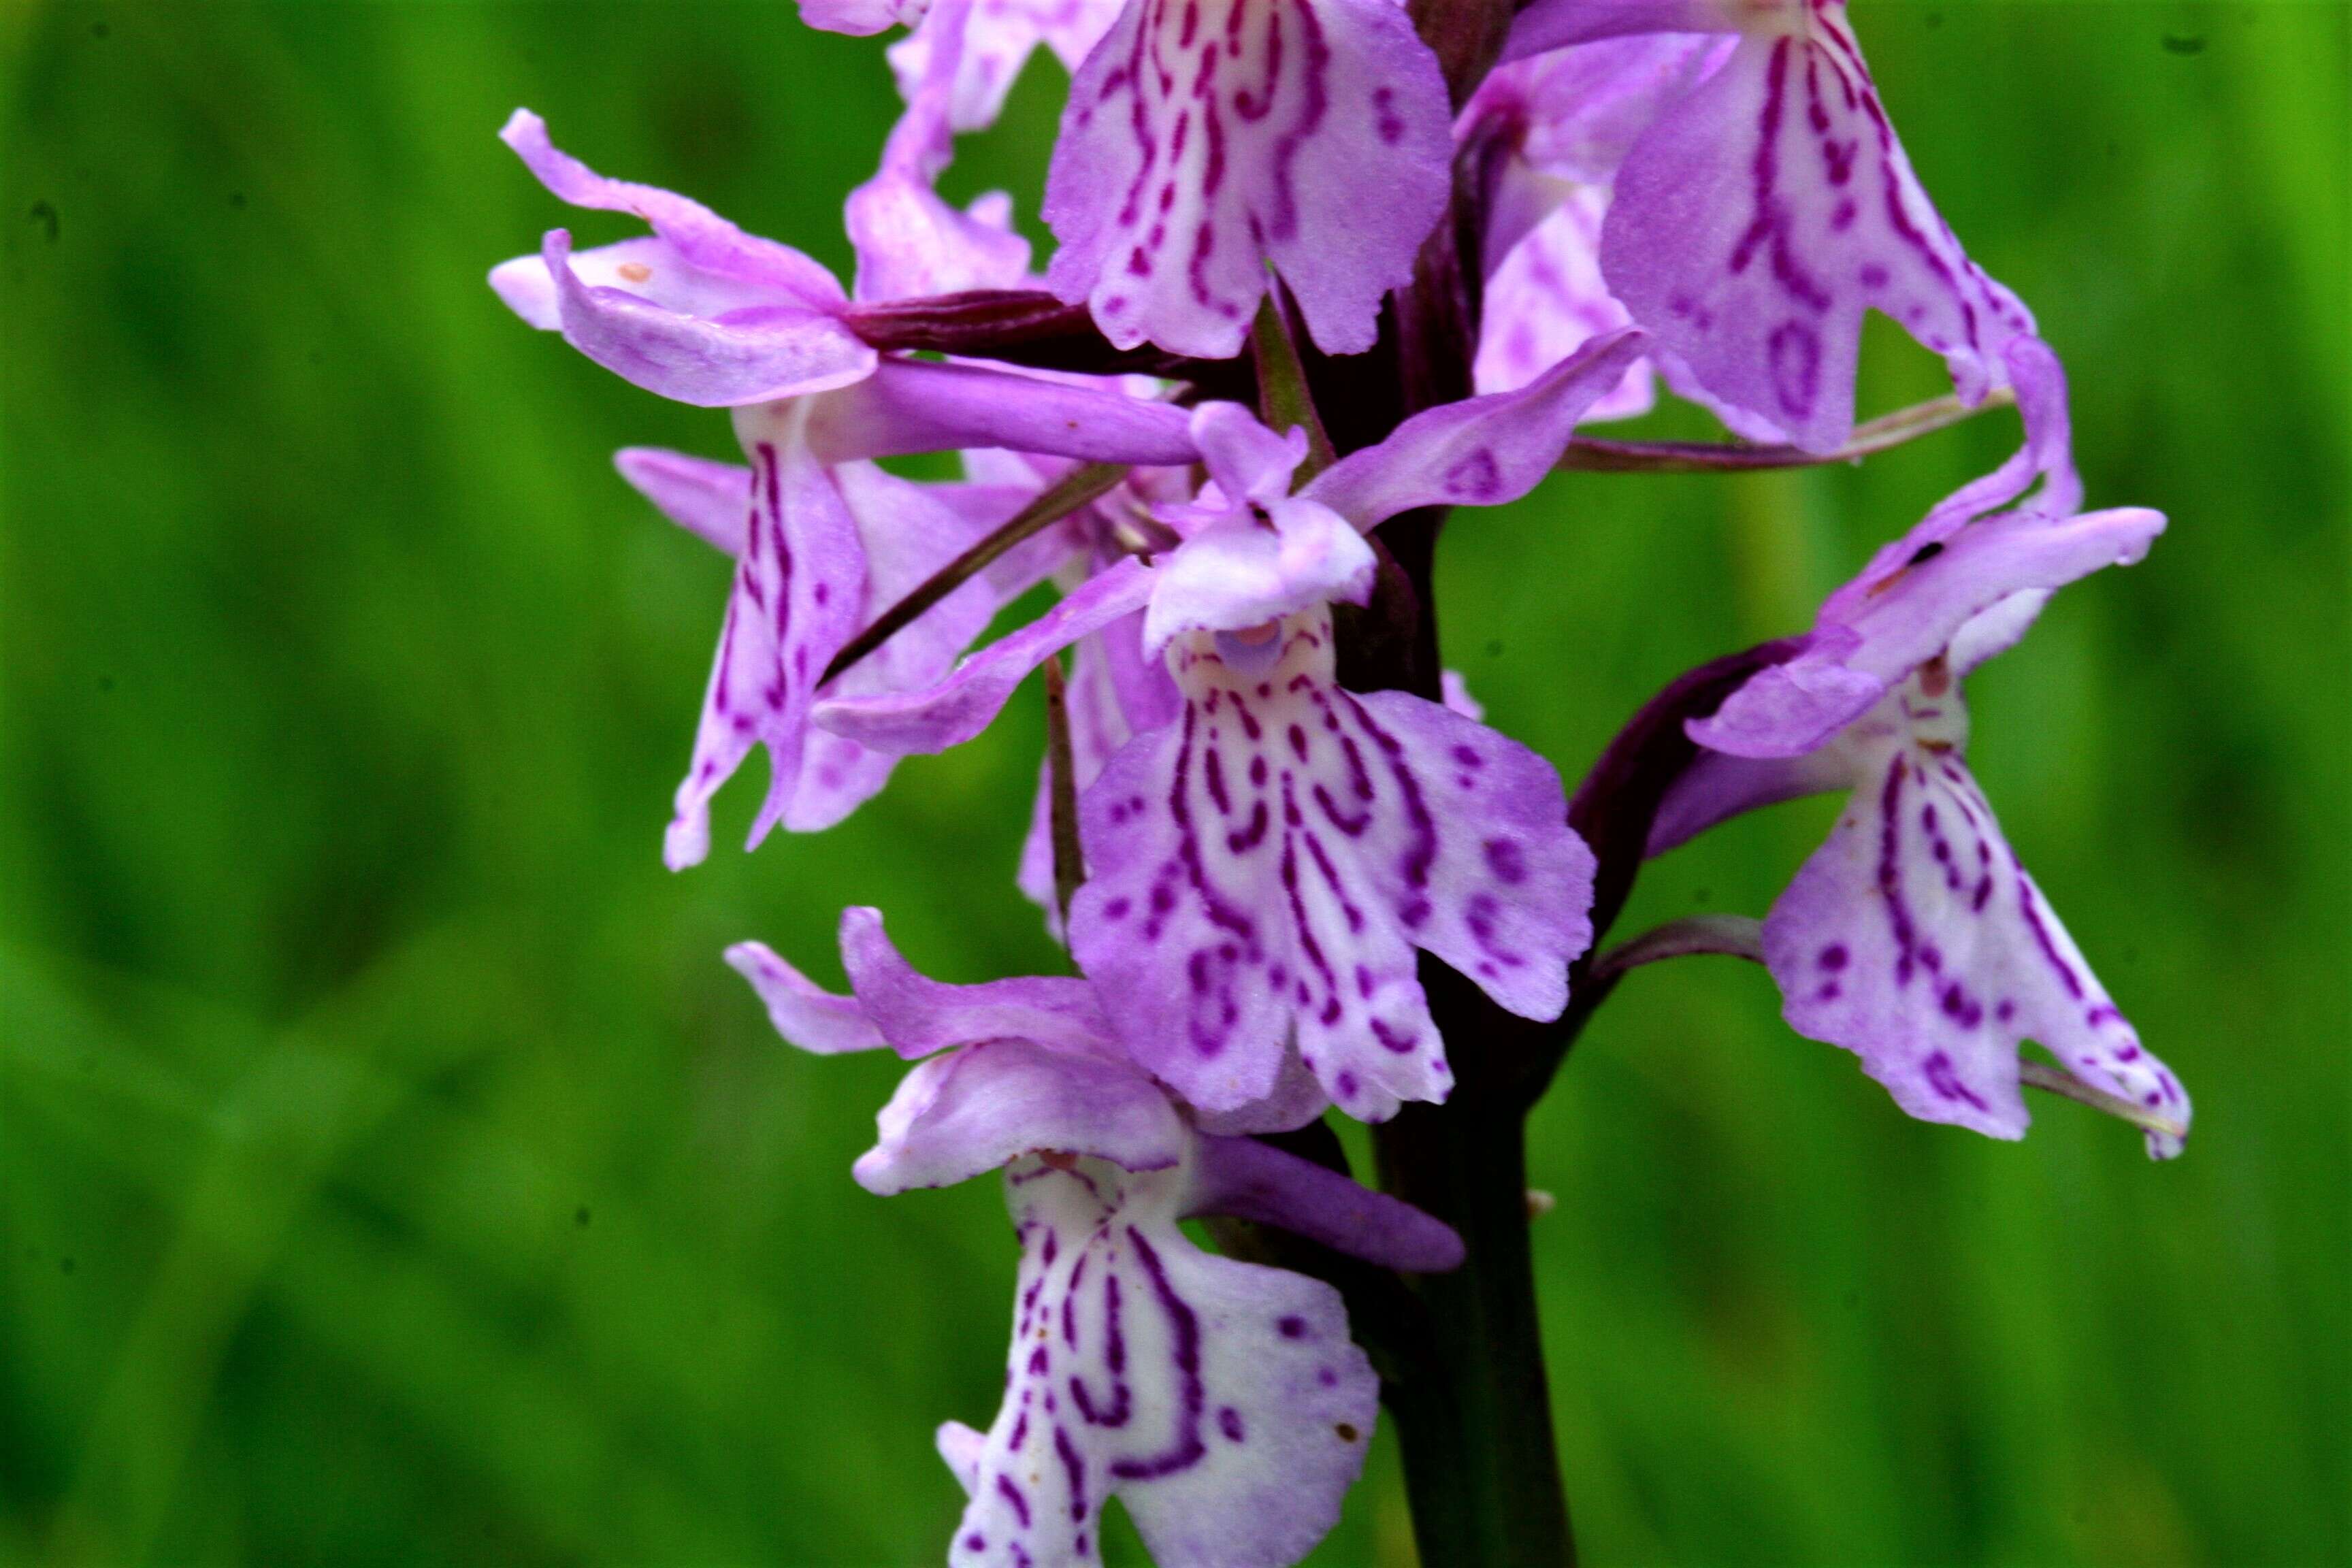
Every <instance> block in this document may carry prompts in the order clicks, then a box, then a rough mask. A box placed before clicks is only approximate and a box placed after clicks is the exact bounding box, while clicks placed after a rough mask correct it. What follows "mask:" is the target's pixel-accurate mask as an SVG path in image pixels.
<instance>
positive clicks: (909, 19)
mask: <svg viewBox="0 0 2352 1568" xmlns="http://www.w3.org/2000/svg"><path fill="white" fill-rule="evenodd" d="M929 8H930V0H800V10H801V20H802V21H803V22H804V23H806V24H807V25H808V26H812V27H815V28H817V29H818V30H820V31H822V32H827V33H847V34H849V35H850V36H851V37H858V38H865V37H872V36H873V35H875V34H876V33H880V32H886V31H887V30H888V29H890V28H892V27H895V26H900V25H902V24H903V25H904V26H909V27H911V26H915V25H916V24H917V23H919V22H920V21H921V20H922V19H923V13H924V12H926V11H927V10H929Z"/></svg>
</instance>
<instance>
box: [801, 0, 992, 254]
mask: <svg viewBox="0 0 2352 1568" xmlns="http://www.w3.org/2000/svg"><path fill="white" fill-rule="evenodd" d="M973 5H974V0H940V4H939V5H935V6H933V7H932V9H931V13H930V15H929V16H926V17H925V18H924V19H923V22H922V25H921V26H920V27H919V28H918V29H917V30H916V31H917V36H918V37H921V38H922V39H923V40H924V42H925V55H926V68H925V72H924V74H923V76H922V78H921V79H919V80H918V81H916V82H915V83H914V84H913V89H912V90H911V91H909V92H908V94H907V110H906V112H905V113H904V114H902V115H900V116H899V117H898V124H897V125H895V126H893V127H892V128H891V131H890V135H889V139H888V140H887V142H884V143H883V148H882V167H881V169H880V170H879V171H878V172H877V173H876V174H875V176H874V178H872V179H871V180H868V181H866V184H862V185H860V186H858V187H857V189H856V190H854V191H852V192H851V193H850V194H849V200H848V203H847V205H846V208H845V211H846V216H847V219H848V226H849V238H850V243H851V244H852V245H853V246H855V247H856V250H857V297H858V298H859V299H860V300H897V299H904V298H907V297H909V296H912V295H919V294H952V293H957V292H960V291H961V290H963V289H1012V288H1017V287H1019V286H1020V284H1021V283H1022V282H1023V281H1024V279H1026V278H1027V277H1028V273H1029V242H1028V241H1027V240H1025V239H1024V238H1022V237H1020V236H1019V235H1017V234H1015V233H1013V228H1012V216H1013V204H1012V198H1011V197H1009V196H1007V195H1004V194H1003V192H1001V191H999V192H993V193H991V194H989V195H983V196H982V197H981V198H980V199H979V200H978V201H976V202H974V203H973V204H972V205H971V209H970V210H969V211H965V212H958V211H957V210H956V209H955V208H953V207H951V206H950V205H948V204H947V203H946V202H944V201H942V200H940V195H939V193H938V191H937V190H935V189H934V188H933V187H934V185H935V184H936V182H937V181H938V179H939V177H940V173H941V172H942V171H943V170H945V169H946V168H947V166H948V163H949V161H950V159H951V158H952V157H953V156H954V155H955V135H954V131H953V128H952V126H951V124H950V100H951V99H952V98H953V96H954V94H955V92H956V90H957V85H958V76H959V72H960V68H961V63H962V60H963V55H964V49H965V46H966V38H967V37H968V35H969V32H970V26H969V24H970V23H971V19H972V14H973Z"/></svg>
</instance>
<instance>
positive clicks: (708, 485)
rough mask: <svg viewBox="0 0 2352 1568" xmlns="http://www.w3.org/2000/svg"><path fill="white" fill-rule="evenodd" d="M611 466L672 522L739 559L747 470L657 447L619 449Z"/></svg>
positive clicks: (746, 504) (748, 482)
mask: <svg viewBox="0 0 2352 1568" xmlns="http://www.w3.org/2000/svg"><path fill="white" fill-rule="evenodd" d="M613 466H614V468H618V469H620V470H621V477H622V478H623V479H626V480H628V481H629V483H630V484H632V485H634V486H635V487H636V489H637V493H638V494H640V495H642V496H644V497H645V498H646V500H649V501H651V502H653V503H654V505H656V506H657V507H659V508H660V509H661V511H662V515H663V516H665V517H667V518H668V519H669V520H670V521H672V522H674V523H676V524H677V525H678V526H679V527H680V528H682V529H684V530H686V531H688V533H691V534H693V535H695V536H696V537H697V538H698V539H701V540H703V541H705V542H708V543H709V544H710V545H712V546H713V547H715V548H717V549H718V550H719V551H721V552H725V553H726V554H727V555H728V556H729V557H730V558H732V557H739V556H740V555H741V554H742V553H743V542H744V539H745V538H746V536H747V525H746V524H745V522H744V519H745V517H746V516H747V515H749V513H750V511H751V469H749V468H745V467H743V465H742V464H740V463H714V462H712V461H711V460H710V459H709V458H694V457H688V455H687V454H686V453H684V452H672V451H667V450H665V449H664V448H662V447H622V448H621V449H620V450H619V451H617V452H615V453H614V454H613Z"/></svg>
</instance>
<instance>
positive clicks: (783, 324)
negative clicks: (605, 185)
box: [541, 228, 876, 408]
mask: <svg viewBox="0 0 2352 1568" xmlns="http://www.w3.org/2000/svg"><path fill="white" fill-rule="evenodd" d="M571 254H572V237H571V236H570V235H568V234H566V233H565V232H564V231H563V230H562V229H560V228H557V229H550V230H549V231H548V233H547V237H546V240H545V242H544V245H543V247H542V249H541V261H542V262H543V264H544V266H545V268H546V271H547V274H548V276H549V277H551V278H552V279H554V287H555V297H556V301H557V306H558V310H559V312H560V315H561V319H562V326H563V338H564V341H565V342H568V343H570V344H571V345H572V347H573V348H576V349H578V350H579V351H580V352H581V353H583V354H586V355H587V356H588V357H589V358H590V359H592V360H594V361H595V362H596V363H598V364H601V365H603V366H604V368H605V369H606V370H609V371H611V372H612V373H613V374H615V375H617V376H620V377H621V378H622V379H623V380H625V381H627V382H630V383H632V384H635V385H637V386H641V387H643V388H645V389H646V391H647V392H651V393H654V394H656V395H659V396H663V397H667V398H670V399H672V400H674V401H676V402H679V403H688V404H692V405H695V406H697V407H700V408H727V407H738V406H740V405H745V404H751V403H764V402H768V401H771V400H772V399H776V398H782V397H792V396H796V395H801V394H804V393H811V392H823V391H825V390H827V389H829V388H832V387H837V386H846V385H848V384H851V383H853V382H856V381H859V380H862V379H864V378H865V377H866V375H868V374H872V372H873V369H874V365H875V363H876V355H875V353H874V351H873V350H872V349H870V348H868V347H866V344H865V343H863V342H859V341H858V339H857V336H856V334H855V333H853V332H852V331H850V330H849V329H848V328H847V327H845V326H844V325H842V324H841V322H840V321H836V320H835V319H834V318H833V316H831V315H830V314H827V313H826V312H825V311H824V310H813V309H811V308H809V307H807V306H805V305H803V304H800V303H799V302H797V301H790V300H788V301H784V302H780V303H773V304H761V305H754V306H749V307H745V308H742V309H738V310H729V311H727V312H725V313H724V314H721V315H718V316H713V317H702V316H696V315H689V314H686V313H683V312H680V311H677V310H670V309H667V308H666V307H664V306H663V305H660V304H658V303H656V302H655V301H654V300H651V299H648V298H646V297H644V296H642V295H639V294H637V293H635V292H633V291H631V290H628V289H614V288H605V287H602V286H598V287H591V286H590V285H589V284H587V283H586V282H584V281H583V280H582V279H581V278H580V276H579V275H578V274H577V273H576V272H575V271H574V270H573V269H572V267H571V266H570V265H569V263H568V258H570V256H571ZM625 265H629V266H635V265H642V264H641V263H625ZM654 276H656V277H658V276H659V274H654Z"/></svg>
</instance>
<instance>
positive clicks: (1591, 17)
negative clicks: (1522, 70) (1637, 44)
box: [1503, 0, 1732, 63]
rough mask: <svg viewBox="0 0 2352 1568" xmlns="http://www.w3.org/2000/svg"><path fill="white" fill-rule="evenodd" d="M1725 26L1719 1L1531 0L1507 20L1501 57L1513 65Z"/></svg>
mask: <svg viewBox="0 0 2352 1568" xmlns="http://www.w3.org/2000/svg"><path fill="white" fill-rule="evenodd" d="M1731 25H1732V24H1731V21H1730V19H1729V16H1727V7H1726V6H1725V5H1723V4H1722V0H1532V4H1530V5H1527V6H1525V7H1523V8H1521V10H1520V11H1519V13H1518V15H1517V17H1515V18H1514V19H1513V21H1512V23H1511V32H1510V37H1508V38H1507V39H1506V40H1505V42H1504V44H1503V58H1504V59H1505V60H1506V61H1507V62H1513V63H1516V62H1517V61H1519V60H1523V59H1527V58H1529V57H1531V56H1535V55H1540V54H1544V53H1547V52H1549V51H1550V50H1553V49H1560V48H1566V47H1569V46H1570V45H1574V44H1590V43H1593V42H1595V41H1597V40H1600V39H1604V38H1622V37H1633V36H1636V35H1640V34H1643V33H1717V32H1725V31H1727V30H1729V28H1730V26H1731Z"/></svg>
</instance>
